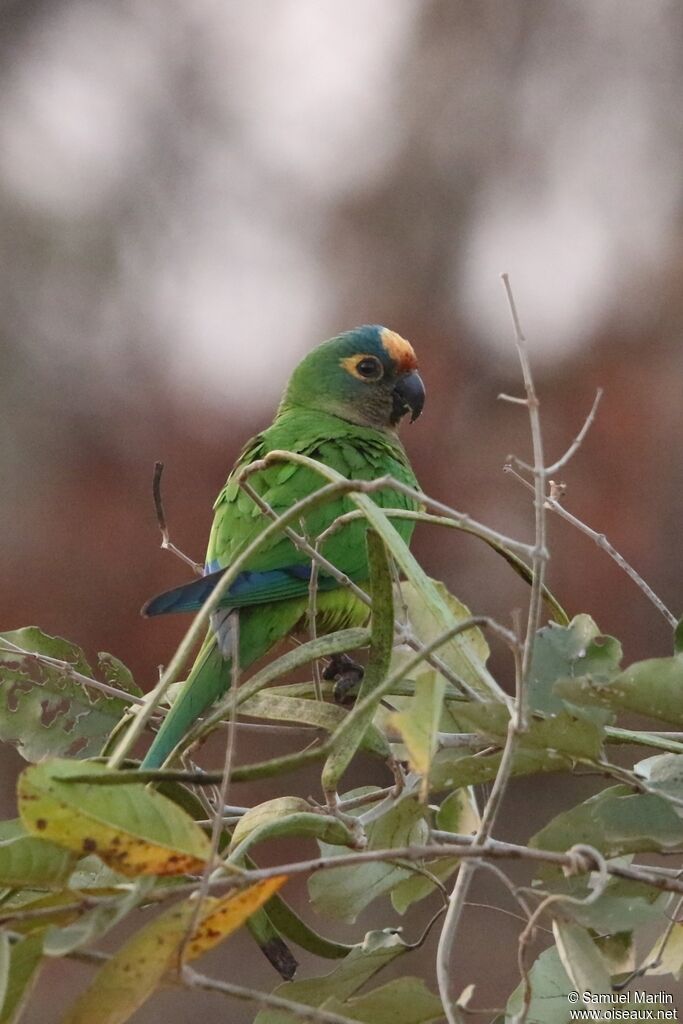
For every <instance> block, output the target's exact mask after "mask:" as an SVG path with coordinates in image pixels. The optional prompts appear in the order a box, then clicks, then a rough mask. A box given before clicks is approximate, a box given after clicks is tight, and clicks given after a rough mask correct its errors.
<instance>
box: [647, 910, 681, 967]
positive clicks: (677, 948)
mask: <svg viewBox="0 0 683 1024" xmlns="http://www.w3.org/2000/svg"><path fill="white" fill-rule="evenodd" d="M664 935H665V933H664V932H663V933H662V934H661V935H659V936H658V938H657V941H656V942H655V944H654V946H653V947H652V949H651V950H650V952H649V953H648V954H647V956H646V957H645V959H644V961H643V963H646V964H653V963H656V961H657V960H658V958H659V960H660V962H659V963H657V965H656V966H655V967H648V971H647V973H648V974H673V976H674V978H675V979H676V981H680V980H681V977H683V924H679V922H678V921H677V922H676V923H675V924H674V926H673V929H672V931H671V933H670V934H669V935H668V937H667V939H666V945H665V946H664V949H663V950H662V952H661V957H660V950H661V949H662V940H663V938H664Z"/></svg>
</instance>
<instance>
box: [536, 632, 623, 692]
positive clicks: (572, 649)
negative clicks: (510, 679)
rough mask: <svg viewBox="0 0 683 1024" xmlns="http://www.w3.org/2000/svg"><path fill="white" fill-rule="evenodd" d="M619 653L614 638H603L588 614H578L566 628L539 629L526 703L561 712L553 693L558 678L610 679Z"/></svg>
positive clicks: (620, 652)
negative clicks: (587, 677) (585, 677)
mask: <svg viewBox="0 0 683 1024" xmlns="http://www.w3.org/2000/svg"><path fill="white" fill-rule="evenodd" d="M621 656H622V650H621V644H620V643H619V641H618V640H615V639H614V637H611V636H604V635H603V634H602V633H601V632H600V630H599V629H598V627H597V626H596V624H595V623H594V622H593V620H592V619H591V617H590V615H577V616H576V618H574V619H572V621H571V622H570V623H569V625H568V626H558V625H557V624H556V623H551V624H550V625H549V626H544V627H543V629H539V631H538V633H537V634H536V642H535V644H534V657H533V661H532V664H531V686H530V690H529V700H530V704H531V707H532V708H534V709H535V710H537V711H562V710H563V708H564V706H565V705H564V703H563V701H562V700H561V698H560V697H559V696H558V694H557V692H555V691H554V686H555V683H556V682H557V680H558V679H566V678H575V677H578V676H590V677H591V678H592V679H600V680H605V681H607V680H609V679H612V678H613V677H614V676H615V675H616V674H617V672H618V671H619V663H620V662H621Z"/></svg>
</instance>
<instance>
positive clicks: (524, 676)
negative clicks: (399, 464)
mask: <svg viewBox="0 0 683 1024" xmlns="http://www.w3.org/2000/svg"><path fill="white" fill-rule="evenodd" d="M502 281H503V286H504V288H505V292H506V295H507V300H508V305H509V308H510V314H511V317H512V322H513V325H514V333H515V345H516V347H517V354H518V356H519V362H520V366H521V369H522V377H523V380H524V390H525V392H526V402H525V403H524V404H525V405H526V407H527V409H528V412H529V425H530V428H531V443H532V450H533V456H534V463H533V476H534V513H535V515H534V519H535V531H534V533H535V542H534V547H533V550H532V560H531V571H532V579H531V595H530V598H529V612H528V616H527V626H526V636H525V639H524V647H523V650H522V653H521V657H520V655H519V644H518V642H517V638H515V643H514V644H513V645H511V647H512V650H513V653H514V654H515V706H514V710H513V713H512V715H511V717H510V721H509V724H508V730H507V736H506V739H505V746H504V748H503V753H502V755H501V759H500V764H499V766H498V771H497V773H496V777H495V780H494V782H493V786H492V788H491V793H490V795H489V798H488V800H487V801H486V805H485V807H484V809H483V811H482V816H481V822H480V824H479V829H478V831H477V834H476V839H475V841H476V843H477V844H479V845H485V844H486V842H487V841H488V840H489V839H490V836H491V833H492V831H493V827H494V824H495V821H496V817H497V815H498V811H499V809H500V807H501V804H502V802H503V798H504V796H505V792H506V789H507V786H508V782H509V780H510V776H511V773H512V764H513V758H514V753H515V747H516V744H517V738H518V736H519V735H521V734H522V733H523V732H525V731H526V729H527V694H528V682H529V677H530V673H531V664H532V659H533V653H534V643H535V638H536V632H537V630H538V627H539V624H540V618H541V610H542V607H543V592H544V583H545V579H544V577H545V568H546V563H547V560H548V550H547V547H546V521H545V492H546V470H545V462H544V456H543V436H542V433H541V421H540V416H539V402H538V397H537V395H536V389H535V386H534V380H533V375H532V372H531V364H530V362H529V356H528V353H527V349H526V340H525V338H524V335H523V333H522V329H521V327H520V323H519V316H518V314H517V307H516V305H515V300H514V296H513V294H512V289H511V288H510V282H509V279H508V276H507V274H503V275H502ZM475 873H476V864H474V863H472V862H468V863H465V864H463V866H462V867H461V869H460V871H459V872H458V876H457V878H456V881H455V885H454V886H453V890H452V892H451V895H450V898H449V901H448V910H447V912H446V919H445V921H444V925H443V928H442V930H441V935H440V937H439V944H438V947H437V953H436V977H437V983H438V986H439V994H440V996H441V1001H442V1002H443V1005H444V1010H445V1013H446V1017H447V1019H448V1024H460V1022H461V1021H462V1015H461V1013H460V1008H459V1007H458V1006H457V1004H456V1002H455V1000H453V999H452V998H451V994H450V988H451V979H452V958H453V951H454V949H455V943H456V935H457V931H458V927H459V925H460V921H461V919H462V912H463V909H464V905H465V900H466V898H467V893H468V891H469V887H470V883H471V881H472V878H473V877H474V874H475Z"/></svg>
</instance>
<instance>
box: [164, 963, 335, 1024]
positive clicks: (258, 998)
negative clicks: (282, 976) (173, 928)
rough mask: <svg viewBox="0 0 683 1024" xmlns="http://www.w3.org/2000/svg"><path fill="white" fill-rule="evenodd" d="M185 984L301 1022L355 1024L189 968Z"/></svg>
mask: <svg viewBox="0 0 683 1024" xmlns="http://www.w3.org/2000/svg"><path fill="white" fill-rule="evenodd" d="M183 982H184V984H185V985H186V986H189V987H190V988H202V989H206V990H207V991H208V992H221V993H222V994H223V995H226V996H231V997H232V998H233V999H241V1000H243V1001H246V1002H249V1003H257V1004H258V1005H260V1006H270V1007H272V1008H273V1009H275V1010H286V1011H287V1012H288V1013H290V1014H292V1015H294V1016H296V1017H297V1018H298V1019H299V1020H306V1021H311V1022H312V1024H354V1022H353V1021H352V1020H351V1019H350V1017H344V1016H342V1014H340V1013H332V1012H331V1011H330V1010H321V1009H318V1007H316V1006H308V1005H306V1004H305V1003H297V1002H294V1001H293V1000H291V999H285V998H284V997H283V996H278V995H275V994H274V993H268V992H258V991H257V990H256V989H253V988H245V986H244V985H233V984H232V982H229V981H219V980H218V979H217V978H209V977H207V976H206V975H205V974H197V972H196V971H193V970H191V969H189V968H185V970H184V971H183Z"/></svg>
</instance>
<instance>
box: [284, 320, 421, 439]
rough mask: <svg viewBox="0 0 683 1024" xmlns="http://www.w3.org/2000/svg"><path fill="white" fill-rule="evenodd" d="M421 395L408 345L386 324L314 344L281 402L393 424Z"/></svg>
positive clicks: (369, 423) (413, 411)
mask: <svg viewBox="0 0 683 1024" xmlns="http://www.w3.org/2000/svg"><path fill="white" fill-rule="evenodd" d="M424 400H425V389H424V384H423V383H422V380H421V378H420V375H419V374H418V373H417V359H416V357H415V353H414V351H413V348H412V345H410V344H409V342H407V341H406V340H405V339H404V338H402V337H401V336H400V335H399V334H395V333H394V331H390V330H389V329H388V328H387V327H380V326H378V325H376V324H372V325H366V326H364V327H356V328H355V330H353V331H346V332H345V333H344V334H339V335H337V337H336V338H330V340H329V341H324V342H323V343H322V345H318V347H317V348H314V349H313V351H312V352H309V354H308V355H307V356H306V358H305V359H303V360H302V361H301V362H300V363H299V365H298V366H297V368H296V370H295V371H294V373H293V374H292V376H291V378H290V381H289V384H288V385H287V390H286V391H285V394H284V397H283V399H282V404H281V406H280V409H281V411H282V410H284V409H289V408H291V407H292V406H302V407H304V408H307V409H318V410H320V411H321V412H329V413H332V414H333V415H335V416H339V417H340V418H341V419H344V420H348V422H350V423H357V424H359V425H361V426H364V427H377V428H380V429H383V430H392V431H393V430H395V429H396V428H397V426H398V424H399V422H400V421H401V419H402V418H403V417H404V416H405V415H406V414H407V413H410V420H411V422H412V421H413V420H416V419H417V417H418V416H419V415H420V413H421V412H422V406H423V405H424Z"/></svg>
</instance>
